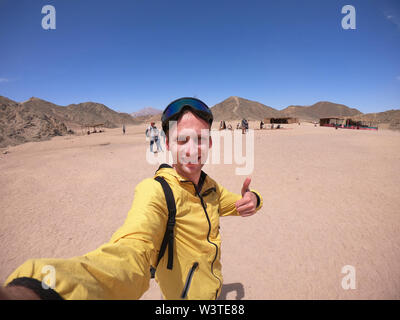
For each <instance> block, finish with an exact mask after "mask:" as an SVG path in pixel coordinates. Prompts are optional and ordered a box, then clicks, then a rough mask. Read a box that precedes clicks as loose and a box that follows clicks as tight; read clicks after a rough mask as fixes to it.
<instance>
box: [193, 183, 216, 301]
mask: <svg viewBox="0 0 400 320" xmlns="http://www.w3.org/2000/svg"><path fill="white" fill-rule="evenodd" d="M194 189H195V190H196V194H197V196H198V197H199V198H200V202H201V206H202V207H203V210H204V213H205V214H206V218H207V222H208V234H207V241H208V242H209V243H211V244H212V245H214V246H215V257H214V260H213V261H212V262H211V273H212V275H213V276H214V277H215V278H217V279H218V281H219V288H218V290H217V292H216V293H215V299H217V296H218V291H219V289H220V288H221V285H222V284H221V279H220V278H218V277H217V276H216V275H215V274H214V262H215V260H217V256H218V246H217V245H216V244H215V243H214V242H211V241H210V232H211V221H210V218H209V216H208V213H207V210H206V207H207V205H206V204H205V203H204V200H203V198H202V197H201V195H200V193H199V192H198V190H197V188H196V186H194Z"/></svg>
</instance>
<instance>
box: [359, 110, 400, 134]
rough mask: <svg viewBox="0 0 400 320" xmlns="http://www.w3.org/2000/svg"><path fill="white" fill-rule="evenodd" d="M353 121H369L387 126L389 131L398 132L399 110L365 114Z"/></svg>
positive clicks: (399, 122) (399, 127)
mask: <svg viewBox="0 0 400 320" xmlns="http://www.w3.org/2000/svg"><path fill="white" fill-rule="evenodd" d="M354 118H355V120H362V121H367V122H368V121H371V122H375V123H378V125H379V124H387V126H386V127H387V128H388V129H391V130H400V110H399V109H397V110H388V111H384V112H378V113H366V114H362V115H359V116H358V117H354Z"/></svg>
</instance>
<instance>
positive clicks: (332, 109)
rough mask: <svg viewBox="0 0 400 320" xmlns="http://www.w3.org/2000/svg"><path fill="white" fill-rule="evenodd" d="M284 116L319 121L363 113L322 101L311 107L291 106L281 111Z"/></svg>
mask: <svg viewBox="0 0 400 320" xmlns="http://www.w3.org/2000/svg"><path fill="white" fill-rule="evenodd" d="M281 114H282V116H286V117H292V118H298V119H302V120H312V121H315V120H319V119H320V118H329V117H338V118H340V117H352V116H357V115H361V114H362V113H361V112H360V111H359V110H357V109H354V108H349V107H347V106H345V105H343V104H337V103H333V102H328V101H320V102H317V103H315V104H313V105H311V106H289V107H287V108H285V109H283V110H281Z"/></svg>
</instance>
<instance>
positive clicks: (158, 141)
mask: <svg viewBox="0 0 400 320" xmlns="http://www.w3.org/2000/svg"><path fill="white" fill-rule="evenodd" d="M160 140H161V139H160V131H159V130H158V129H157V127H156V125H155V124H154V141H155V142H156V145H157V152H160V151H163V149H162V148H161V144H160Z"/></svg>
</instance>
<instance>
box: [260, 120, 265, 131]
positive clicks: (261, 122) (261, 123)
mask: <svg viewBox="0 0 400 320" xmlns="http://www.w3.org/2000/svg"><path fill="white" fill-rule="evenodd" d="M263 128H264V122H263V121H262V120H261V121H260V130H262V129H263Z"/></svg>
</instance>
